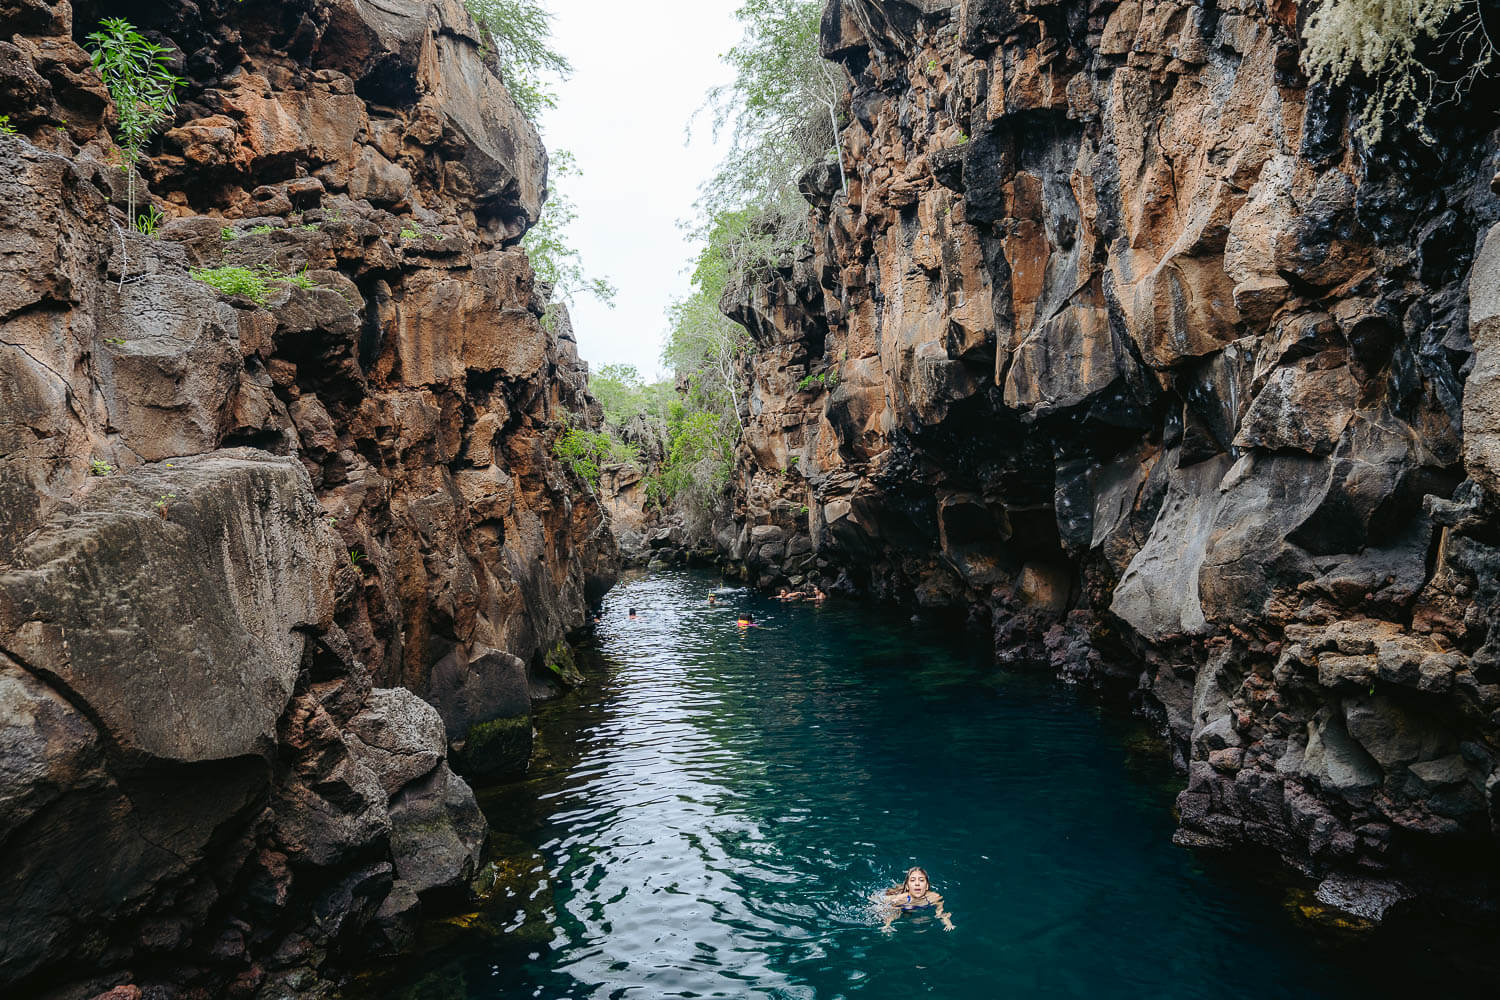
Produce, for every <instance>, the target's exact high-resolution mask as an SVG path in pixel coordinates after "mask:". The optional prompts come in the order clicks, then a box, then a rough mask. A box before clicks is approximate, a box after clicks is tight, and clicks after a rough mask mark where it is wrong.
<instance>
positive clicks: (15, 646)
mask: <svg viewBox="0 0 1500 1000" xmlns="http://www.w3.org/2000/svg"><path fill="white" fill-rule="evenodd" d="M103 16H122V17H126V18H129V19H131V20H132V21H133V22H134V23H135V25H136V26H137V27H138V28H140V29H141V30H142V31H144V32H145V33H146V34H147V35H148V36H149V37H150V38H151V39H152V40H153V41H155V42H157V43H158V44H161V45H164V46H167V47H168V48H169V49H170V50H171V52H172V56H171V58H172V63H173V68H174V70H175V72H176V73H177V74H178V75H180V76H182V77H184V78H185V79H186V80H187V85H186V87H185V88H184V89H183V91H182V92H181V104H180V106H179V107H178V109H177V112H176V115H175V119H174V120H172V121H171V122H169V123H168V124H167V125H166V126H165V127H164V129H163V132H162V134H161V135H160V136H159V138H158V139H157V140H156V141H155V142H154V144H153V145H152V146H151V147H150V148H149V149H148V157H147V159H146V160H145V161H144V162H143V163H142V164H141V167H140V172H141V175H142V177H141V181H140V182H139V183H138V185H137V189H138V190H137V196H138V198H139V200H140V201H141V203H142V204H143V205H144V204H151V205H154V206H156V208H157V209H158V210H159V211H161V212H162V213H163V214H164V217H165V221H164V222H163V223H162V225H161V226H160V228H159V230H158V231H157V232H156V233H155V235H154V236H146V235H143V234H141V233H139V232H136V231H135V230H134V229H133V228H132V227H131V226H130V225H129V222H128V220H127V219H126V217H125V214H124V212H123V210H122V209H123V207H124V205H125V200H126V185H125V174H124V173H123V171H122V170H121V169H120V168H119V166H118V163H119V153H118V150H117V149H116V148H115V147H114V144H113V142H112V140H111V138H110V134H111V129H112V128H113V126H114V124H115V112H114V109H113V106H112V104H111V102H110V100H109V96H108V94H107V93H106V92H105V90H104V88H103V86H102V84H101V82H100V78H99V76H98V74H97V73H95V72H93V71H92V70H91V69H90V67H89V61H88V56H87V54H86V52H85V50H84V49H83V48H82V47H81V43H82V42H83V40H84V35H85V34H86V33H88V32H89V31H92V30H94V29H95V27H96V25H97V22H98V20H99V18H100V17H103ZM0 114H6V115H8V116H9V126H10V129H11V130H12V131H0V870H3V874H0V898H3V899H4V900H5V901H6V905H5V907H4V912H3V913H0V992H3V993H5V995H7V996H48V997H74V996H77V997H87V996H92V995H94V994H95V993H98V992H100V991H102V990H104V989H107V988H110V987H113V986H116V985H120V984H122V983H123V984H132V985H130V986H129V987H128V988H127V989H126V990H125V993H127V994H130V995H136V994H134V993H131V990H133V989H135V988H137V987H144V988H146V990H147V993H148V995H163V996H167V995H231V996H241V997H280V996H286V995H292V994H298V995H322V993H321V992H320V991H322V990H324V989H325V987H326V979H327V977H329V976H332V975H335V974H336V971H337V969H338V968H339V967H340V963H343V967H345V968H347V967H348V963H349V962H352V961H357V960H359V959H361V958H363V957H364V956H367V955H368V954H370V953H371V952H391V951H395V950H399V949H400V948H401V947H403V945H404V944H406V943H409V938H410V934H411V932H412V930H413V927H414V922H415V920H416V919H417V916H418V915H419V914H420V912H421V910H422V908H423V907H424V906H431V905H437V906H442V905H448V904H451V903H454V902H461V901H462V900H463V899H464V898H465V897H466V896H467V895H468V894H469V892H470V891H471V882H472V880H474V878H475V877H476V876H477V875H478V874H479V872H478V870H477V869H478V865H479V862H480V851H481V848H482V845H483V842H484V838H485V835H486V827H485V822H484V819H483V816H482V815H481V814H480V813H479V810H478V808H477V806H476V804H475V801H474V797H473V795H472V793H471V792H470V790H469V787H468V785H467V784H466V783H465V781H464V780H462V779H461V778H459V777H458V776H457V774H455V772H454V769H455V768H456V769H457V770H459V771H462V772H463V773H464V774H466V775H469V776H471V777H472V776H476V775H477V776H492V775H498V774H504V773H510V772H514V771H515V770H516V769H517V768H518V767H524V765H525V761H526V759H527V755H528V754H529V751H530V740H531V725H530V704H531V697H532V695H533V693H537V694H540V693H544V692H546V691H547V690H549V689H551V688H553V687H554V686H555V685H556V683H557V678H556V677H555V676H554V671H552V670H549V669H548V666H549V664H550V663H552V662H554V660H555V657H553V656H551V655H549V654H550V653H551V652H552V651H553V650H555V649H556V647H557V644H558V643H560V642H562V641H563V640H564V638H565V635H566V634H567V632H568V631H569V630H570V629H573V628H576V627H578V626H580V625H581V624H583V622H584V621H585V610H586V600H588V598H589V597H590V596H592V595H594V594H596V593H597V592H600V591H602V589H603V588H604V587H605V586H607V584H608V583H609V581H610V580H611V578H612V575H613V573H614V571H615V566H616V562H617V555H616V552H615V547H614V541H613V538H612V535H611V533H610V531H609V526H608V522H607V519H606V515H605V513H604V512H603V511H602V510H601V509H600V508H599V506H598V505H597V504H596V503H595V502H594V500H593V499H592V495H591V494H589V493H588V492H587V491H585V490H583V489H581V488H579V484H578V483H576V482H574V481H571V480H570V479H569V477H568V475H567V473H566V471H565V470H564V469H563V468H562V467H561V466H560V465H559V463H558V462H557V461H556V460H555V459H554V458H553V456H552V452H551V444H552V441H553V440H554V438H555V437H556V435H557V434H558V433H559V432H560V430H561V429H562V428H564V427H566V426H567V425H569V424H570V423H581V424H585V425H589V426H597V421H598V419H599V413H598V407H597V404H595V403H594V402H593V400H592V399H591V398H590V397H589V395H588V390H587V379H586V368H585V367H584V366H583V365H582V364H581V362H580V361H579V359H578V355H577V351H576V346H575V344H574V342H573V340H572V335H571V332H570V328H569V327H568V325H567V322H566V317H563V320H562V322H560V323H556V324H547V325H544V324H543V323H542V322H541V316H542V306H543V303H544V298H545V294H546V293H545V290H544V289H538V288H536V287H534V281H533V275H532V272H531V268H530V266H529V264H528V262H527V258H526V255H525V253H524V251H522V250H521V249H520V248H519V247H518V246H517V245H516V244H517V241H518V240H519V238H520V237H521V235H522V234H523V233H524V231H525V230H526V228H527V227H528V226H529V225H530V224H531V223H533V222H534V221H535V220H536V218H537V214H538V212H539V211H540V209H541V206H542V202H543V199H544V198H545V193H546V183H547V182H546V167H547V157H546V152H545V150H544V149H543V147H542V145H541V143H540V141H539V139H538V137H537V134H536V132H535V130H534V129H533V128H532V126H531V125H530V124H528V123H527V122H526V120H525V119H524V118H523V117H522V115H521V114H520V113H519V112H518V111H517V109H516V107H515V105H514V104H513V103H512V102H511V100H510V98H509V96H508V94H507V93H506V91H505V88H504V86H503V85H502V83H501V81H500V80H499V79H498V78H497V76H496V72H495V69H494V64H493V62H492V61H490V60H489V59H488V58H487V57H486V55H485V51H484V47H483V45H482V43H481V40H480V38H479V36H478V33H477V31H476V29H475V28H474V25H473V24H472V22H471V21H470V20H469V18H468V15H467V13H466V12H465V9H464V7H463V5H462V3H461V2H459V0H444V2H440V3H435V4H434V3H427V2H418V0H382V2H380V3H371V2H367V0H288V2H277V3H244V4H241V3H235V2H231V0H199V2H187V0H168V2H161V0H150V2H146V0H141V2H137V3H111V4H101V3H92V2H88V0H78V2H77V3H74V4H72V5H70V4H69V3H68V2H67V0H0ZM224 266H230V267H236V268H241V269H244V271H245V273H248V274H250V275H252V276H253V277H254V278H256V279H257V280H259V281H260V282H261V284H262V291H263V294H259V293H256V292H255V289H254V288H253V287H252V288H251V292H252V294H250V295H248V296H247V295H228V294H221V292H220V291H217V290H215V288H213V287H211V286H210V285H209V284H206V283H204V282H202V281H199V280H194V278H193V277H192V275H193V274H194V273H198V274H200V275H201V274H202V273H203V271H202V269H210V268H219V267H224ZM153 989H156V990H157V992H152V991H153ZM162 991H165V992H162ZM183 991H186V992H183ZM194 991H197V992H194Z"/></svg>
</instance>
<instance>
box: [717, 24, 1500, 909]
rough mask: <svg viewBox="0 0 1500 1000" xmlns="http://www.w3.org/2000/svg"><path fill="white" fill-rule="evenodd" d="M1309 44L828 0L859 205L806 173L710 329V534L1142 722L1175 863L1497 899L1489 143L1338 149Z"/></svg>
mask: <svg viewBox="0 0 1500 1000" xmlns="http://www.w3.org/2000/svg"><path fill="white" fill-rule="evenodd" d="M1023 8H1024V9H1023ZM1297 20H1298V17H1297V12H1296V10H1295V8H1293V7H1287V6H1285V5H1283V6H1281V7H1274V6H1273V7H1272V8H1263V7H1261V6H1258V5H1254V4H1244V3H1237V2H1230V3H1227V4H1226V3H1220V4H1216V5H1209V6H1201V5H1199V6H1194V5H1183V4H1180V3H1175V2H1170V0H1161V2H1158V0H1121V2H1113V0H1111V2H1107V3H1103V4H1097V3H1095V4H1083V3H1072V2H1068V3H1055V4H1046V5H1041V6H1038V5H1034V4H1033V5H1022V4H1013V3H1007V2H992V0H943V2H936V0H935V2H932V3H922V4H914V3H906V2H899V3H887V2H883V0H830V2H829V3H828V4H827V5H826V7H825V16H824V19H823V27H822V39H821V41H822V47H823V51H824V53H825V54H826V55H827V56H828V57H830V58H832V59H834V60H836V61H838V62H840V63H842V64H843V65H844V67H845V68H846V69H847V70H848V74H849V76H848V79H849V83H850V86H849V93H848V120H847V124H846V125H845V126H844V128H843V131H842V143H841V150H842V155H843V158H844V163H843V165H844V168H845V172H846V174H847V176H848V178H849V180H848V187H847V190H844V189H842V188H841V187H840V184H839V180H838V175H837V171H836V170H834V169H832V166H831V165H824V166H821V167H817V168H814V169H812V170H810V171H809V172H808V174H807V175H806V176H805V177H804V178H803V183H802V190H803V193H804V195H805V196H806V197H807V198H808V200H809V202H810V204H811V221H812V232H813V238H812V240H811V243H810V244H809V245H808V246H807V247H806V248H805V249H804V250H803V252H802V254H801V255H800V257H798V258H797V259H795V260H788V261H785V262H784V266H783V267H782V268H780V269H779V271H778V272H776V273H775V274H774V275H773V276H772V277H771V278H770V279H769V280H768V281H766V282H764V283H763V284H762V285H760V286H758V287H755V288H752V289H749V290H747V291H746V293H745V294H744V295H743V296H742V297H741V298H740V299H739V300H737V301H731V302H728V303H726V308H727V310H728V312H729V313H730V314H731V315H732V316H733V317H734V318H735V319H737V320H739V321H740V322H742V323H743V324H744V325H745V326H746V328H747V329H748V330H749V331H750V333H751V335H752V336H753V337H754V338H755V341H756V344H757V350H756V351H755V352H754V353H753V354H752V355H751V356H750V358H749V360H748V362H747V370H746V373H745V374H746V375H747V377H748V379H749V381H750V391H749V405H748V407H747V408H746V412H745V413H744V414H743V416H744V419H745V421H746V433H745V437H744V445H743V447H742V449H741V452H740V456H739V465H740V469H739V472H740V475H739V476H737V477H736V481H737V484H738V487H739V489H738V492H737V495H736V498H735V503H736V510H735V519H736V523H735V524H734V525H733V526H732V527H729V528H726V529H724V530H721V531H720V532H719V533H718V544H719V545H720V546H721V547H722V548H723V549H724V550H725V551H726V552H727V554H728V555H729V556H730V557H731V558H732V559H734V560H736V561H737V562H738V564H739V565H740V567H741V568H742V570H743V571H744V572H745V574H746V575H747V576H748V578H749V579H751V580H752V581H754V582H757V583H759V584H761V585H763V586H777V585H782V584H784V583H785V582H787V581H789V580H794V579H801V578H810V579H813V580H816V581H819V582H821V583H822V585H823V586H825V587H828V586H835V587H841V588H844V589H849V590H855V591H859V592H863V593H867V594H873V595H875V596H880V597H889V598H894V599H902V600H908V601H915V602H916V603H918V604H919V605H923V606H927V607H931V608H935V609H936V608H943V609H952V610H955V611H958V612H959V613H961V614H963V615H965V616H966V617H967V618H968V619H969V621H970V622H971V624H973V625H975V626H976V627H981V628H983V627H988V628H990V629H992V630H993V632H994V636H995V643H996V649H997V652H998V653H999V654H1000V657H1001V659H1002V660H1005V661H1007V662H1012V663H1042V664H1046V665H1048V666H1049V667H1051V668H1052V669H1055V670H1057V671H1059V672H1060V673H1061V674H1062V675H1063V676H1065V677H1068V678H1071V679H1075V680H1081V681H1087V682H1091V683H1094V684H1096V685H1098V686H1101V687H1110V688H1117V689H1119V690H1121V691H1125V692H1133V693H1132V694H1131V695H1130V697H1131V698H1132V699H1133V700H1134V702H1135V704H1136V707H1137V708H1138V709H1140V710H1142V711H1145V712H1147V713H1148V714H1151V715H1153V716H1154V717H1156V718H1157V719H1159V720H1160V721H1161V722H1162V725H1163V728H1164V729H1165V730H1166V731H1167V732H1168V733H1169V735H1170V736H1171V742H1172V745H1173V750H1174V756H1175V758H1176V759H1177V762H1178V763H1179V764H1180V766H1181V767H1182V768H1183V770H1184V771H1186V773H1187V774H1188V784H1187V788H1186V790H1185V791H1184V792H1183V794H1182V796H1181V798H1180V799H1179V802H1178V806H1179V812H1180V817H1181V829H1180V831H1179V834H1178V836H1179V839H1181V840H1183V841H1184V842H1188V843H1195V844H1212V845H1219V846H1223V845H1238V844H1247V843H1248V844H1255V845H1262V846H1268V847H1271V848H1273V849H1274V850H1276V851H1278V852H1280V853H1281V855H1282V856H1283V857H1285V858H1286V859H1287V860H1288V861H1289V862H1290V863H1291V864H1293V865H1295V866H1296V867H1298V868H1300V869H1303V870H1307V871H1311V872H1314V873H1316V874H1318V875H1320V876H1328V877H1330V878H1333V877H1335V876H1336V877H1337V879H1338V880H1341V881H1336V882H1334V883H1332V884H1335V885H1337V886H1338V887H1339V888H1338V891H1333V890H1330V891H1329V893H1328V896H1329V898H1331V899H1356V898H1359V897H1360V896H1361V893H1359V892H1357V891H1354V890H1353V889H1351V888H1350V886H1351V885H1353V884H1354V883H1356V882H1358V880H1359V879H1374V880H1375V882H1372V883H1371V885H1372V888H1371V889H1370V892H1369V893H1367V894H1364V895H1367V896H1369V898H1371V899H1377V898H1378V900H1379V901H1380V902H1379V905H1378V906H1372V907H1368V908H1367V909H1369V910H1370V912H1378V913H1384V912H1385V910H1386V909H1387V908H1388V906H1392V905H1403V902H1404V901H1405V900H1407V899H1408V898H1409V897H1410V896H1411V895H1412V894H1413V893H1420V892H1426V891H1428V890H1431V891H1433V892H1437V893H1439V894H1449V895H1454V896H1458V897H1468V898H1471V899H1472V898H1475V897H1482V896H1484V895H1485V894H1487V893H1492V892H1493V890H1494V887H1495V886H1497V885H1500V878H1497V876H1500V872H1497V870H1496V867H1495V865H1494V863H1493V858H1494V857H1495V851H1494V848H1495V846H1496V838H1497V836H1500V827H1497V825H1496V824H1497V822H1500V819H1497V817H1500V799H1497V798H1496V795H1497V789H1500V725H1497V721H1496V720H1497V719H1500V714H1497V712H1500V673H1497V672H1496V664H1497V661H1496V659H1495V649H1496V642H1497V641H1500V635H1497V634H1496V632H1495V630H1494V628H1493V624H1494V622H1495V607H1496V605H1495V598H1496V594H1497V589H1500V577H1497V575H1496V571H1497V568H1500V553H1497V550H1496V548H1495V546H1496V544H1497V543H1500V535H1497V533H1496V530H1495V523H1496V522H1495V516H1496V510H1497V497H1500V493H1497V489H1500V478H1497V473H1496V469H1497V468H1500V461H1497V458H1496V452H1495V448H1494V437H1495V428H1496V418H1497V414H1500V409H1497V407H1496V405H1495V403H1494V398H1493V397H1494V394H1495V389H1494V383H1495V376H1494V370H1495V366H1496V364H1497V363H1500V362H1497V361H1496V359H1495V349H1496V348H1497V346H1500V345H1496V344H1494V343H1492V341H1493V340H1494V338H1495V331H1496V330H1497V329H1500V326H1496V312H1497V303H1496V292H1495V289H1496V288H1500V245H1497V241H1500V236H1497V235H1496V233H1497V230H1496V229H1495V226H1496V223H1497V221H1500V199H1497V197H1496V195H1495V193H1494V192H1493V191H1492V190H1491V186H1490V180H1491V178H1492V177H1493V176H1494V175H1495V167H1496V164H1497V162H1500V140H1497V138H1496V134H1495V132H1494V131H1493V129H1494V126H1495V120H1494V119H1493V117H1492V116H1491V115H1490V112H1489V110H1487V105H1486V106H1484V107H1479V106H1478V105H1480V104H1483V102H1482V101H1479V102H1475V103H1476V107H1475V108H1474V109H1473V113H1467V112H1465V113H1457V114H1454V115H1451V116H1449V117H1444V118H1441V119H1439V120H1437V124H1438V126H1439V130H1438V133H1437V134H1438V140H1439V144H1438V146H1437V147H1436V148H1434V149H1431V150H1426V149H1422V148H1419V144H1417V143H1415V142H1408V143H1402V142H1393V143H1390V144H1387V145H1384V146H1380V147H1377V148H1374V149H1359V148H1355V147H1354V146H1353V145H1352V144H1351V143H1350V140H1349V138H1348V127H1349V120H1348V113H1347V108H1346V101H1347V98H1346V95H1343V94H1341V93H1330V92H1329V91H1327V90H1326V89H1325V88H1321V87H1317V86H1311V87H1310V86H1309V85H1308V83H1307V81H1306V79H1305V78H1304V77H1303V76H1302V75H1301V74H1300V72H1299V71H1298V69H1297V63H1298V50H1299V44H1300V42H1299V38H1298V34H1297V30H1296V24H1297ZM809 375H811V376H815V378H814V380H813V381H812V382H811V384H810V385H809V386H808V387H807V388H799V386H800V385H801V384H802V383H803V382H804V380H806V379H807V376H809ZM770 526H775V527H777V528H779V529H781V531H782V532H783V533H784V535H785V537H786V539H787V541H786V542H785V543H784V544H783V543H782V542H779V541H778V542H776V543H775V544H771V543H768V542H767V541H766V540H765V539H766V538H767V537H768V536H767V534H766V529H767V528H768V527H770ZM1458 857H1462V858H1463V859H1464V861H1463V862H1462V863H1459V864H1457V865H1456V868H1457V869H1458V870H1460V871H1461V872H1462V874H1460V875H1457V876H1455V863H1454V861H1453V859H1454V858H1458ZM1486 859H1487V860H1486ZM1351 879H1352V880H1353V881H1350V880H1351ZM1395 882H1401V883H1403V884H1404V885H1406V888H1403V889H1401V890H1400V891H1386V889H1383V888H1381V886H1386V887H1389V885H1391V884H1394V883H1395ZM1376 883H1379V884H1378V885H1377V884H1376Z"/></svg>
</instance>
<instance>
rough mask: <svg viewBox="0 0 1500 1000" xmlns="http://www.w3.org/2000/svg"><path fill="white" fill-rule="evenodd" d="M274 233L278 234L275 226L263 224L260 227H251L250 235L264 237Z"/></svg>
mask: <svg viewBox="0 0 1500 1000" xmlns="http://www.w3.org/2000/svg"><path fill="white" fill-rule="evenodd" d="M274 232H276V227H275V226H267V225H265V224H264V223H262V224H261V225H259V226H251V227H250V235H251V236H264V235H266V234H267V233H274Z"/></svg>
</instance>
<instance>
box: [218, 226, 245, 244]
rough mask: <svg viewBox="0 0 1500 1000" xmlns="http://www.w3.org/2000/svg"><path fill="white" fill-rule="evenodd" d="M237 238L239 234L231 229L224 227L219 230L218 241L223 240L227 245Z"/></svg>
mask: <svg viewBox="0 0 1500 1000" xmlns="http://www.w3.org/2000/svg"><path fill="white" fill-rule="evenodd" d="M239 238H240V234H239V233H237V232H235V231H234V230H233V229H230V228H229V227H228V226H225V227H224V228H223V229H220V230H219V239H221V240H223V241H224V242H225V243H228V242H229V241H230V240H237V239H239Z"/></svg>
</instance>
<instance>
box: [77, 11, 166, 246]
mask: <svg viewBox="0 0 1500 1000" xmlns="http://www.w3.org/2000/svg"><path fill="white" fill-rule="evenodd" d="M85 41H87V42H88V43H89V59H90V62H92V64H93V66H94V69H96V70H97V71H98V72H99V75H100V76H101V77H102V78H103V80H104V86H105V88H106V89H108V90H109V96H110V99H111V100H113V101H114V102H115V116H116V118H118V119H119V131H118V133H117V135H116V142H117V143H118V145H119V147H120V161H121V162H120V166H121V168H122V169H123V170H124V171H125V178H126V179H125V191H126V204H127V206H128V207H127V212H128V215H129V218H130V224H131V225H132V226H134V225H135V224H136V218H135V174H136V164H137V163H139V162H140V160H141V154H142V152H143V151H144V150H145V148H146V143H147V142H149V141H150V140H151V137H152V136H153V135H155V134H156V131H157V129H159V128H161V126H162V125H163V124H164V123H165V122H166V121H168V120H169V119H170V118H171V116H172V112H173V110H174V109H176V107H177V89H178V88H179V87H182V86H184V85H185V84H186V82H187V81H185V80H183V79H182V78H180V77H178V76H176V75H175V74H173V73H172V71H171V63H170V60H171V57H172V50H171V49H168V48H164V47H162V46H160V45H154V44H152V43H151V42H149V41H147V40H146V38H145V36H143V35H142V34H141V33H140V32H139V31H137V30H136V29H135V26H134V25H133V24H131V23H130V22H129V21H127V20H125V19H124V18H122V17H107V18H105V19H104V20H102V21H100V22H99V30H98V31H95V32H92V33H91V34H89V35H88V36H87V37H86V39H85Z"/></svg>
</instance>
